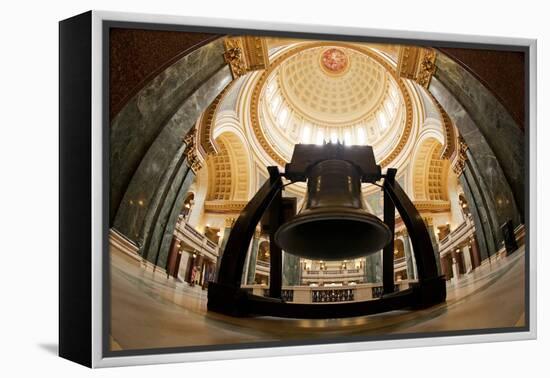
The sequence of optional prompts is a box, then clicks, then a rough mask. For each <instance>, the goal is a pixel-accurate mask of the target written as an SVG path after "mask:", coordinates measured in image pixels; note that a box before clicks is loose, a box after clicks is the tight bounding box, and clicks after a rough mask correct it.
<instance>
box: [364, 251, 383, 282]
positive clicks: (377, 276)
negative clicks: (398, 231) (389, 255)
mask: <svg viewBox="0 0 550 378" xmlns="http://www.w3.org/2000/svg"><path fill="white" fill-rule="evenodd" d="M365 260H366V261H365V282H367V283H381V282H382V251H378V252H376V253H373V254H370V255H368V256H367V257H366V258H365Z"/></svg>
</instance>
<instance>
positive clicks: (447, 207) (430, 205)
mask: <svg viewBox="0 0 550 378" xmlns="http://www.w3.org/2000/svg"><path fill="white" fill-rule="evenodd" d="M414 207H416V209H417V210H418V211H419V212H420V213H446V212H449V211H451V203H450V202H449V201H414Z"/></svg>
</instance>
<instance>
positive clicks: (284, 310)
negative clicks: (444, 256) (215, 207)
mask: <svg viewBox="0 0 550 378" xmlns="http://www.w3.org/2000/svg"><path fill="white" fill-rule="evenodd" d="M445 297H446V286H445V280H444V278H443V277H438V278H435V279H431V280H425V281H423V282H422V283H419V284H417V285H415V286H413V287H411V288H409V289H407V290H403V291H400V292H397V293H392V294H389V295H385V296H383V297H382V298H380V299H376V300H371V301H362V302H346V303H319V304H310V303H307V304H306V303H288V302H284V301H283V300H281V299H276V298H269V297H260V296H257V295H252V294H250V293H248V292H246V291H244V290H242V289H241V288H236V287H233V286H229V285H222V284H217V283H215V282H210V283H209V285H208V311H214V312H218V313H221V314H224V315H229V316H235V317H247V316H277V317H281V318H301V319H330V318H347V317H353V316H364V315H372V314H377V313H381V312H387V311H393V310H398V309H403V308H412V309H420V308H426V307H430V306H433V305H435V304H438V303H442V302H444V301H445Z"/></svg>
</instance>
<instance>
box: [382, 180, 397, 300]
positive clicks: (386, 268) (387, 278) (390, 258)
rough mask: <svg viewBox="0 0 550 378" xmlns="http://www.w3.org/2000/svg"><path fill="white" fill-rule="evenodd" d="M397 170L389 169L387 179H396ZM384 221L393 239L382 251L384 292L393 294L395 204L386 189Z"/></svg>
mask: <svg viewBox="0 0 550 378" xmlns="http://www.w3.org/2000/svg"><path fill="white" fill-rule="evenodd" d="M395 173H396V171H395V170H392V169H389V170H388V174H387V175H386V180H392V181H395ZM384 223H386V225H387V226H388V227H389V229H390V231H391V241H390V242H389V244H388V245H387V246H386V247H384V251H383V252H382V253H383V254H382V281H383V284H384V294H391V293H393V292H394V289H395V282H394V268H393V262H394V255H393V251H394V249H395V247H394V232H395V205H394V203H393V201H392V200H391V198H390V196H389V194H388V193H387V192H386V191H384Z"/></svg>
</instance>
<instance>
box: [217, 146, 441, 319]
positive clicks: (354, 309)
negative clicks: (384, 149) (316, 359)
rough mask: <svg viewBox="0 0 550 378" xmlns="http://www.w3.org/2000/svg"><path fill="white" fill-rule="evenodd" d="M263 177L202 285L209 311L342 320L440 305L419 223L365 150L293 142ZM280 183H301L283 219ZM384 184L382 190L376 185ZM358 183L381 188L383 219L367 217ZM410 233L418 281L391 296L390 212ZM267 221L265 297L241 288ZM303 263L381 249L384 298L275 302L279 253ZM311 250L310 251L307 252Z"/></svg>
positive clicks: (390, 172) (391, 173)
mask: <svg viewBox="0 0 550 378" xmlns="http://www.w3.org/2000/svg"><path fill="white" fill-rule="evenodd" d="M268 172H269V179H268V180H267V181H266V182H265V183H264V184H263V186H262V187H261V188H260V189H259V190H258V192H257V193H256V194H255V195H254V197H253V198H252V199H251V200H250V202H249V203H248V204H247V205H246V206H245V208H244V209H243V210H242V211H241V213H240V215H239V218H238V219H237V220H236V222H235V224H234V226H233V229H232V230H231V233H230V234H229V238H228V240H227V243H226V246H225V249H224V251H223V253H222V257H221V263H220V269H219V272H218V275H217V280H216V281H215V282H210V283H209V285H208V310H209V311H215V312H219V313H223V314H226V315H231V316H254V315H257V316H278V317H290V318H314V319H322V318H341V317H351V316H361V315H369V314H374V313H379V312H385V311H391V310H396V309H402V308H423V307H428V306H431V305H434V304H437V303H441V302H444V301H445V298H446V288H445V279H444V278H443V277H441V276H438V273H437V266H436V260H435V255H434V250H433V247H432V243H431V240H430V236H429V234H428V230H427V229H426V225H425V224H424V221H423V219H422V217H421V216H420V214H419V213H418V211H417V210H416V208H415V207H414V205H413V203H412V202H411V200H410V199H409V198H408V197H407V195H406V194H405V192H404V190H403V189H402V188H401V186H400V185H399V183H398V182H397V181H396V180H395V175H396V173H397V170H396V169H393V168H389V169H387V171H386V174H385V175H383V174H382V170H381V168H380V166H379V165H377V164H376V160H375V158H374V153H373V149H372V147H371V146H345V145H342V144H333V143H328V144H323V145H313V144H297V145H296V146H295V148H294V153H293V155H292V159H291V162H290V163H288V164H286V167H285V172H284V173H280V172H279V169H278V168H277V167H274V166H272V167H268ZM282 177H285V178H286V179H288V180H290V182H291V183H294V182H307V184H308V191H307V195H306V199H305V201H304V208H303V209H302V211H300V213H299V214H298V215H296V216H294V217H292V219H283V213H282V211H281V209H282V205H283V198H282V191H283V189H284V186H283V181H282ZM381 180H383V183H382V185H379V184H377V182H378V181H381ZM361 183H370V184H375V185H378V186H381V188H382V190H383V192H384V221H383V222H382V221H381V220H379V219H378V218H377V217H375V216H374V215H372V214H368V212H367V211H366V207H365V206H364V203H363V199H362V196H361V192H360V188H361ZM396 208H397V211H398V212H399V214H400V215H401V218H402V219H403V222H404V223H405V226H406V227H407V230H408V232H409V235H410V238H411V243H412V247H413V250H414V256H415V258H416V266H417V270H418V283H415V284H413V285H412V286H411V287H409V288H408V289H406V290H402V291H398V292H395V283H394V268H393V265H394V260H393V257H394V231H395V209H396ZM261 219H262V220H263V221H262V222H267V223H268V232H269V237H270V277H269V296H267V297H262V296H257V295H253V294H251V293H249V292H247V291H245V290H244V289H241V277H242V273H243V268H244V264H245V261H246V255H247V251H248V247H249V245H250V241H251V240H252V237H253V235H254V231H255V229H256V226H257V225H258V223H259V222H260V220H261ZM281 246H284V248H285V251H286V252H287V253H293V254H296V255H298V256H302V257H307V258H313V259H315V258H317V259H326V260H330V259H332V260H342V259H345V258H349V257H353V258H356V257H359V256H361V255H362V256H366V255H368V254H370V253H375V252H376V251H379V250H380V249H382V250H383V260H382V277H383V295H382V296H381V297H380V298H379V299H375V300H368V301H357V302H343V303H314V304H313V303H307V304H306V303H291V302H285V301H284V300H283V299H282V298H281V283H282V250H281ZM310 246H311V248H310Z"/></svg>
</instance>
